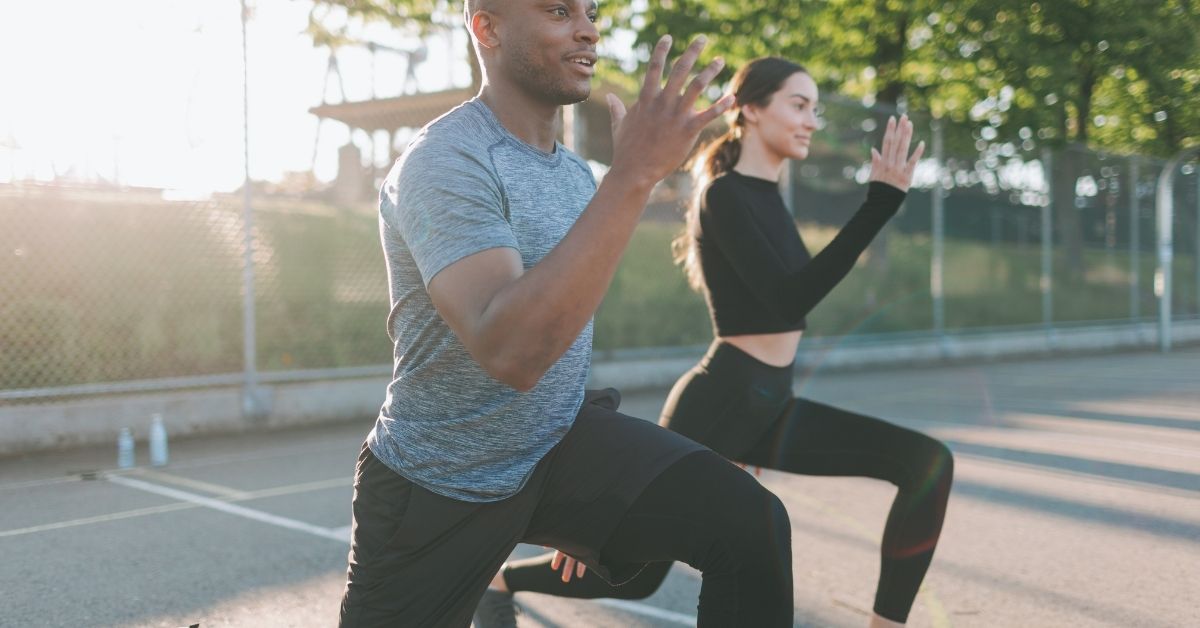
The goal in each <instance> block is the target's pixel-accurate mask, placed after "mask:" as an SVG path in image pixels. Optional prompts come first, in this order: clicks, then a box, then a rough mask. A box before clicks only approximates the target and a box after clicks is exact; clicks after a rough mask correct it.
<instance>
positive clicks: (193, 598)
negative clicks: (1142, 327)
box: [0, 348, 1200, 628]
mask: <svg viewBox="0 0 1200 628" xmlns="http://www.w3.org/2000/svg"><path fill="white" fill-rule="evenodd" d="M796 391H797V394H800V395H803V396H806V397H809V398H813V399H817V400H820V401H823V402H826V403H832V404H835V405H839V406H842V407H845V408H848V409H851V410H854V411H858V412H864V413H868V414H872V415H875V416H881V417H884V418H887V419H889V420H893V421H895V422H897V423H900V424H903V425H907V426H910V427H914V428H917V429H920V430H923V431H926V432H927V433H930V434H933V435H935V436H937V437H939V438H941V439H943V440H945V441H946V442H947V443H948V444H949V445H950V447H951V449H952V450H953V451H954V452H955V457H956V469H955V471H956V477H955V484H954V489H953V492H952V495H951V499H950V505H949V510H948V513H947V520H946V525H945V528H944V530H943V534H942V540H941V543H940V545H939V547H938V550H937V554H936V556H935V558H934V562H933V566H932V568H931V570H930V573H929V576H928V578H927V579H926V584H925V587H924V588H923V590H922V592H921V594H920V595H919V597H918V599H917V603H916V606H915V607H914V610H913V614H912V616H911V618H910V622H909V624H910V625H912V626H938V627H942V626H964V627H966V626H1003V627H1008V626H1123V627H1124V626H1172V627H1174V626H1200V350H1198V349H1194V348H1193V349H1187V350H1179V351H1176V352H1174V353H1171V354H1167V355H1162V354H1155V353H1130V354H1118V355H1108V356H1099V357H1087V358H1070V359H1053V360H1044V361H1029V362H1007V363H996V364H985V365H978V366H955V367H946V368H929V369H908V370H895V369H893V370H880V371H871V372H859V373H824V372H821V371H820V370H819V369H818V370H817V371H815V372H812V373H808V374H806V375H805V376H804V377H802V378H801V379H798V380H797V383H796ZM381 394H382V391H381ZM665 395H666V391H665V390H659V391H651V392H647V393H639V394H635V395H626V398H625V400H624V402H623V404H622V410H623V411H625V412H627V413H629V414H632V415H635V416H642V417H649V418H653V417H656V416H657V414H658V410H659V407H660V406H661V404H662V401H663V398H664V397H665ZM369 428H370V424H369V422H358V423H352V424H339V425H333V426H325V427H319V428H310V429H304V430H292V431H288V432H274V433H256V434H249V435H244V434H243V435H237V436H223V437H207V438H196V439H189V440H181V439H176V440H172V441H171V462H170V464H169V465H168V466H166V467H164V468H159V469H149V468H145V467H139V468H136V469H133V470H127V471H116V470H114V469H113V467H114V466H115V461H116V446H115V443H114V445H113V447H106V448H96V449H87V450H76V451H70V452H62V453H42V454H38V455H36V456H26V457H19V458H8V459H3V460H0V626H5V627H8V626H13V627H17V626H20V627H25V626H72V627H76V626H188V625H192V624H197V623H199V624H200V625H201V626H205V627H209V626H214V627H215V626H330V625H333V624H334V623H335V622H336V613H337V607H338V602H339V599H340V596H341V591H342V586H343V582H344V573H345V567H346V552H347V548H348V543H347V539H348V535H349V524H350V514H349V513H350V494H351V488H350V486H351V476H352V474H353V467H354V461H355V457H356V455H357V452H358V448H359V446H360V445H361V442H362V439H363V436H364V435H365V434H366V432H367V430H368V429H369ZM138 461H139V463H143V464H144V463H145V462H146V461H147V452H146V448H145V443H144V442H140V443H139V449H138ZM760 480H761V481H762V482H763V483H764V484H765V485H767V486H768V487H769V488H771V489H772V490H773V491H775V492H776V493H777V494H778V495H779V496H780V497H781V498H782V499H783V501H784V502H785V503H786V504H787V505H788V510H789V514H790V515H791V521H792V537H793V538H792V544H793V552H794V555H793V564H794V573H795V579H794V580H795V608H796V612H795V623H796V625H797V626H864V625H866V620H867V613H868V611H869V609H870V606H871V601H872V597H873V593H874V586H875V580H876V576H877V570H878V539H879V536H880V533H881V531H882V528H883V522H884V518H885V516H886V512H887V509H888V506H889V504H890V500H891V497H892V495H893V494H894V489H893V488H892V487H891V486H890V485H887V484H885V483H882V482H877V481H874V480H868V479H861V478H817V477H804V476H795V475H790V474H783V473H775V472H770V471H765V472H763V473H762V475H761V476H760ZM538 551H541V548H533V547H526V546H522V547H520V548H518V550H517V554H518V555H519V556H528V555H532V554H535V553H537V552H538ZM446 568H447V569H453V568H454V566H453V565H446ZM699 586H700V581H699V575H698V573H697V572H695V571H694V570H692V569H690V568H688V567H686V566H682V565H677V566H675V567H674V568H673V569H672V572H671V575H670V577H669V578H668V580H667V581H666V583H665V585H664V587H663V588H662V589H661V590H660V591H659V592H658V593H656V594H655V595H654V596H653V597H650V598H648V599H646V600H642V601H639V602H634V603H630V602H606V601H579V600H561V599H556V598H551V597H547V596H542V595H537V594H526V593H523V594H519V595H518V596H517V600H518V602H519V603H520V605H521V606H522V614H521V616H520V625H521V626H522V627H523V628H530V627H535V626H570V627H576V626H581V627H590V626H631V627H637V626H679V625H690V624H694V621H695V605H696V596H697V592H698V590H699Z"/></svg>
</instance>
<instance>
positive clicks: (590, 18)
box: [588, 13, 600, 24]
mask: <svg viewBox="0 0 1200 628" xmlns="http://www.w3.org/2000/svg"><path fill="white" fill-rule="evenodd" d="M599 17H600V16H598V15H596V14H595V13H588V20H591V22H592V24H595V23H596V20H597V19H599Z"/></svg>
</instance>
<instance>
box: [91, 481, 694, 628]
mask: <svg viewBox="0 0 1200 628" xmlns="http://www.w3.org/2000/svg"><path fill="white" fill-rule="evenodd" d="M108 481H109V482H112V483H113V484H119V485H121V486H125V487H128V488H133V489H137V490H140V491H146V492H148V493H154V494H156V495H162V496H163V497H170V498H172V499H178V500H180V501H184V502H188V503H189V504H196V505H198V506H204V507H206V508H212V509H214V510H219V511H221V512H224V513H228V514H231V515H236V516H239V517H245V518H247V519H253V520H254V521H258V522H261V523H266V524H269V525H274V526H279V527H281V528H287V529H289V530H297V531H299V532H306V533H308V534H312V535H314V536H319V537H322V538H326V539H333V540H334V541H339V542H343V543H348V542H349V541H350V526H343V527H340V528H332V529H331V528H322V527H320V526H314V525H311V524H308V523H304V522H303V521H296V520H295V519H289V518H287V517H280V516H277V515H272V514H270V513H266V512H263V511H261V510H254V509H252V508H245V507H243V506H237V505H234V504H230V503H228V502H223V501H221V500H218V499H213V498H211V497H205V496H203V495H196V494H194V493H188V492H186V491H181V490H179V489H175V488H170V487H167V486H159V485H157V484H151V483H149V482H143V481H142V480H135V479H133V478H128V477H122V476H109V477H108ZM179 506H184V504H179ZM596 603H597V604H600V605H603V606H608V607H611V608H616V609H620V610H623V611H626V612H629V613H634V614H637V615H643V616H646V617H653V618H655V619H661V620H664V621H669V622H672V623H676V624H683V625H685V626H694V625H696V618H695V617H692V616H690V615H685V614H683V613H676V612H673V611H667V610H663V609H661V608H655V607H653V606H649V605H646V604H639V603H636V602H626V601H624V600H597V601H596Z"/></svg>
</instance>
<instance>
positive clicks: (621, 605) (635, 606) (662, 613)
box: [593, 600, 696, 626]
mask: <svg viewBox="0 0 1200 628" xmlns="http://www.w3.org/2000/svg"><path fill="white" fill-rule="evenodd" d="M593 601H594V602H595V603H596V604H599V605H601V606H608V607H610V608H616V609H619V610H623V611H625V612H627V613H633V614H635V615H645V616H646V617H653V618H655V619H661V620H663V621H669V622H671V623H675V624H683V625H684V626H695V625H696V618H695V617H693V616H691V615H684V614H683V613H676V612H675V611H666V610H663V609H661V608H656V607H654V606H650V605H649V604H639V603H637V602H627V601H625V600H593Z"/></svg>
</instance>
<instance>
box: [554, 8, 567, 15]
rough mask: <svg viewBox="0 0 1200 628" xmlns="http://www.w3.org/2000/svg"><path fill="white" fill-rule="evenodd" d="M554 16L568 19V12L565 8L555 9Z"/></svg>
mask: <svg viewBox="0 0 1200 628" xmlns="http://www.w3.org/2000/svg"><path fill="white" fill-rule="evenodd" d="M554 14H555V15H557V16H559V17H567V10H566V9H564V8H563V7H558V8H557V9H554Z"/></svg>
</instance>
